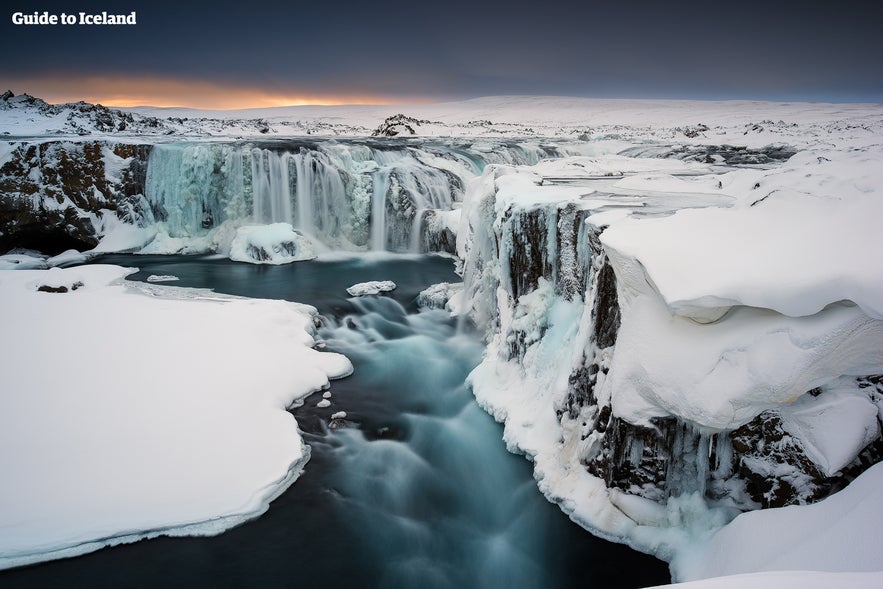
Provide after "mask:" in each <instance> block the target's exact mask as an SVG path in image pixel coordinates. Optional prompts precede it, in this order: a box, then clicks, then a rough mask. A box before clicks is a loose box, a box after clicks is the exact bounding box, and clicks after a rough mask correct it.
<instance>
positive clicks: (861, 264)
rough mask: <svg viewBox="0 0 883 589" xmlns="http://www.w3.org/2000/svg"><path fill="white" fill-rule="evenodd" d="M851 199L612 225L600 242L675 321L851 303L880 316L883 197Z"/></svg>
mask: <svg viewBox="0 0 883 589" xmlns="http://www.w3.org/2000/svg"><path fill="white" fill-rule="evenodd" d="M880 182H881V184H883V175H881V178H880ZM834 196H837V197H839V196H841V195H840V194H838V195H834ZM849 196H850V198H849V199H848V200H845V201H844V200H840V198H837V199H836V200H834V199H819V198H807V197H803V198H797V197H790V198H789V197H787V196H778V195H773V196H771V197H770V198H769V199H768V200H767V201H763V202H759V203H758V205H757V206H746V207H741V208H737V209H691V210H682V211H678V212H677V213H675V214H674V215H672V216H670V217H666V218H655V219H635V218H632V219H628V220H625V221H622V222H620V223H615V224H613V225H612V226H611V227H610V229H608V230H607V231H605V232H604V235H603V236H602V241H603V242H604V244H605V245H606V246H608V247H610V248H613V249H615V250H617V251H618V252H619V253H620V254H621V255H623V256H628V257H630V258H633V259H636V260H639V261H640V262H641V264H642V265H643V267H644V269H645V271H646V273H647V277H648V278H649V279H650V280H651V281H652V282H653V285H654V286H655V287H656V289H657V290H658V291H659V293H660V294H661V295H662V296H663V298H664V299H665V301H666V304H667V305H668V306H669V308H671V309H672V310H673V311H674V312H676V313H678V314H681V315H686V316H689V315H690V314H691V313H692V312H694V311H695V310H697V309H705V308H709V307H729V306H734V305H746V306H751V307H761V308H767V309H773V310H775V311H778V312H779V313H782V314H784V315H789V316H792V317H799V316H806V315H812V314H814V313H817V312H819V311H821V310H822V309H823V308H824V307H825V306H827V305H828V304H830V303H834V302H837V301H852V302H854V303H856V304H857V305H858V306H859V307H861V309H862V310H863V311H864V312H865V313H866V314H868V315H870V316H871V317H875V318H877V319H883V272H880V271H879V253H880V252H881V251H883V232H881V231H880V229H879V226H878V224H877V219H878V218H880V216H881V215H883V199H881V198H879V195H878V194H872V195H849ZM760 197H761V196H760V195H759V196H758V198H760Z"/></svg>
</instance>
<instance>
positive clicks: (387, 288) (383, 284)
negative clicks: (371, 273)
mask: <svg viewBox="0 0 883 589" xmlns="http://www.w3.org/2000/svg"><path fill="white" fill-rule="evenodd" d="M395 289H396V283H395V282H393V281H392V280H371V281H369V282H360V283H358V284H354V285H352V286H351V287H349V288H347V289H346V292H348V293H349V295H350V296H351V297H363V296H365V295H376V294H380V293H382V292H391V291H393V290H395Z"/></svg>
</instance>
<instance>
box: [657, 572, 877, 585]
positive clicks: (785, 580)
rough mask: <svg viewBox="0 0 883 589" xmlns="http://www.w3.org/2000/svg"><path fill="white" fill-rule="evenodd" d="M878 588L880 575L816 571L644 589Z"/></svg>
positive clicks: (741, 577) (714, 579) (748, 576)
mask: <svg viewBox="0 0 883 589" xmlns="http://www.w3.org/2000/svg"><path fill="white" fill-rule="evenodd" d="M661 587H675V588H677V589H744V588H745V587H751V589H831V588H832V587H849V589H878V588H879V587H883V573H876V572H875V573H824V572H817V571H775V572H770V573H749V574H745V575H732V576H728V577H715V578H713V579H703V580H702V581H690V582H688V583H676V584H674V585H660V586H659V587H650V588H648V589H661Z"/></svg>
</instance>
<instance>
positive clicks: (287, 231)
mask: <svg viewBox="0 0 883 589" xmlns="http://www.w3.org/2000/svg"><path fill="white" fill-rule="evenodd" d="M315 257H316V251H315V249H314V248H313V244H312V243H311V242H310V240H309V239H307V238H306V237H304V236H303V235H300V234H299V233H297V232H296V231H295V230H294V229H293V228H292V227H291V224H289V223H273V224H271V225H247V226H245V227H240V228H238V229H237V230H236V237H234V238H233V242H232V243H231V244H230V259H231V260H233V261H236V262H249V263H251V264H289V263H291V262H300V261H303V260H312V259H314V258H315Z"/></svg>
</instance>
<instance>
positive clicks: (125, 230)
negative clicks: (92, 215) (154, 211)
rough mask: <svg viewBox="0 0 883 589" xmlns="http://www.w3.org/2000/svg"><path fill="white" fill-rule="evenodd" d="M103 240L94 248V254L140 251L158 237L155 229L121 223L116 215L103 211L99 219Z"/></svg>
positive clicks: (92, 250) (99, 232) (100, 233)
mask: <svg viewBox="0 0 883 589" xmlns="http://www.w3.org/2000/svg"><path fill="white" fill-rule="evenodd" d="M97 221H98V223H97V224H98V226H99V231H98V234H99V235H100V236H101V240H100V241H99V242H98V245H97V246H95V247H94V248H92V249H91V250H90V251H91V252H92V253H96V254H98V253H110V252H131V251H136V250H140V249H141V248H142V247H144V245H145V244H147V243H149V242H150V241H151V240H152V239H153V238H154V237H155V236H156V229H155V228H153V227H138V226H137V225H132V224H130V223H125V222H123V221H120V219H119V218H118V217H117V215H116V213H114V212H112V211H103V214H102V215H101V217H100V219H97Z"/></svg>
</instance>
